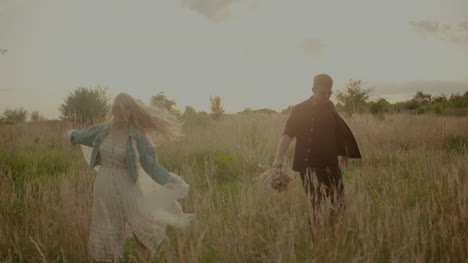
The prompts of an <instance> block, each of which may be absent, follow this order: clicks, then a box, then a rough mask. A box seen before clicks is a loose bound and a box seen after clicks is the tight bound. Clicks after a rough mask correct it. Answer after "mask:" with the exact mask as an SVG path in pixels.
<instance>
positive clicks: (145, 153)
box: [137, 134, 171, 185]
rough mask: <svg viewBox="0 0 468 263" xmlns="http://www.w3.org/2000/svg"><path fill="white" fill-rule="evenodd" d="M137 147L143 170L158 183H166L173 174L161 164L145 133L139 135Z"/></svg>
mask: <svg viewBox="0 0 468 263" xmlns="http://www.w3.org/2000/svg"><path fill="white" fill-rule="evenodd" d="M137 147H138V151H139V153H140V163H141V167H142V168H143V170H145V172H146V173H147V174H148V175H149V176H151V178H153V180H154V181H156V182H157V183H158V184H161V185H164V184H166V183H167V181H168V179H169V177H170V176H171V175H170V174H169V172H168V171H167V170H166V169H165V168H164V167H162V166H161V165H160V164H159V162H158V158H157V156H156V152H155V151H154V149H153V147H152V146H151V145H150V143H149V142H148V139H147V138H146V137H145V136H144V135H143V134H139V136H138V140H137Z"/></svg>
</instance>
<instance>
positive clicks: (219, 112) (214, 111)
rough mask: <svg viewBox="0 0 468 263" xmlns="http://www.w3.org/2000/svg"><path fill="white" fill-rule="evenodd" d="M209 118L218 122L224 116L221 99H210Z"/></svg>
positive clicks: (217, 97)
mask: <svg viewBox="0 0 468 263" xmlns="http://www.w3.org/2000/svg"><path fill="white" fill-rule="evenodd" d="M210 104H211V116H212V117H213V119H215V120H218V119H220V118H221V117H222V116H223V114H224V109H223V107H222V106H221V98H220V97H219V96H215V97H210Z"/></svg>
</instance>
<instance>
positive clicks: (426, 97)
mask: <svg viewBox="0 0 468 263" xmlns="http://www.w3.org/2000/svg"><path fill="white" fill-rule="evenodd" d="M413 100H415V101H417V102H418V103H419V104H421V105H428V104H430V103H431V101H432V95H431V94H427V93H424V92H422V91H417V92H416V95H414V97H413Z"/></svg>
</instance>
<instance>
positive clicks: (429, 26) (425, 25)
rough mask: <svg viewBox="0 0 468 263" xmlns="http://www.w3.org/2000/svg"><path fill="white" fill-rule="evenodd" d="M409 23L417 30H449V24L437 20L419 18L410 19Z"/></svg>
mask: <svg viewBox="0 0 468 263" xmlns="http://www.w3.org/2000/svg"><path fill="white" fill-rule="evenodd" d="M409 23H410V25H411V26H412V27H413V29H414V30H415V31H417V32H422V33H424V32H447V31H448V30H450V25H448V24H441V23H440V22H438V21H432V20H421V21H410V22H409Z"/></svg>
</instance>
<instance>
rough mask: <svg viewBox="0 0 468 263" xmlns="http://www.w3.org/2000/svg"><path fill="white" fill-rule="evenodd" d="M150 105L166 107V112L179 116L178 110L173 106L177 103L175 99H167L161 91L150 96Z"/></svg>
mask: <svg viewBox="0 0 468 263" xmlns="http://www.w3.org/2000/svg"><path fill="white" fill-rule="evenodd" d="M150 104H151V105H153V106H159V107H162V108H164V109H166V110H167V111H168V112H170V113H172V114H174V115H176V116H177V117H180V112H179V110H177V109H176V108H175V107H176V105H177V103H176V101H175V100H171V99H169V98H168V97H167V96H166V94H164V92H163V91H161V92H159V93H158V94H156V95H154V96H153V97H151V102H150Z"/></svg>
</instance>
